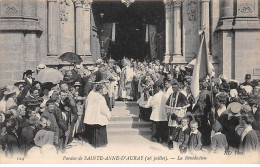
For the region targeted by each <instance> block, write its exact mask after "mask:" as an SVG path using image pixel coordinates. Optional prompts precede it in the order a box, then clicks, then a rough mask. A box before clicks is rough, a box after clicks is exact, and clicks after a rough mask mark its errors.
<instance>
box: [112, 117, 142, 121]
mask: <svg viewBox="0 0 260 167" xmlns="http://www.w3.org/2000/svg"><path fill="white" fill-rule="evenodd" d="M138 120H139V117H137V116H112V117H111V118H110V120H109V122H113V121H138Z"/></svg>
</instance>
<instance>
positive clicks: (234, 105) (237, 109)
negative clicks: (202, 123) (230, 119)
mask: <svg viewBox="0 0 260 167" xmlns="http://www.w3.org/2000/svg"><path fill="white" fill-rule="evenodd" d="M241 108H242V105H241V104H240V103H238V102H233V103H230V104H229V105H228V107H227V109H230V111H231V112H232V113H234V114H237V113H239V112H240V110H241Z"/></svg>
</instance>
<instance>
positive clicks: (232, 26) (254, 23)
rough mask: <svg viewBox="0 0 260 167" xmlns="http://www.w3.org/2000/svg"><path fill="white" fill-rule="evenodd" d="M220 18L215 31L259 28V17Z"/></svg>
mask: <svg viewBox="0 0 260 167" xmlns="http://www.w3.org/2000/svg"><path fill="white" fill-rule="evenodd" d="M227 21H228V20H220V21H219V25H218V27H217V28H216V31H228V30H230V31H232V30H260V19H250V18H248V19H234V20H233V21H232V20H229V22H227Z"/></svg>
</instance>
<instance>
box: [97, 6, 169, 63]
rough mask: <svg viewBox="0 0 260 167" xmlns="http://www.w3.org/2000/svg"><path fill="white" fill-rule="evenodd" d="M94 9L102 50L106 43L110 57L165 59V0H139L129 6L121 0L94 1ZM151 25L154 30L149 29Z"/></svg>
mask: <svg viewBox="0 0 260 167" xmlns="http://www.w3.org/2000/svg"><path fill="white" fill-rule="evenodd" d="M92 10H93V15H94V19H95V23H96V25H97V27H98V29H99V31H98V32H99V33H98V34H99V40H100V43H101V50H102V47H103V51H104V52H105V54H106V56H107V57H112V58H113V59H116V60H120V59H122V58H123V57H127V58H133V59H139V60H144V59H145V58H149V59H153V58H159V59H163V56H164V52H165V50H164V41H165V40H164V38H165V37H164V31H165V12H164V4H163V2H162V1H136V2H134V3H133V4H131V5H130V6H129V7H126V5H125V4H123V3H122V2H121V1H110V2H107V1H94V2H93V4H92ZM113 23H114V25H115V31H114V32H115V40H114V41H113V40H112V31H113V30H112V27H113ZM147 25H148V27H149V26H150V27H153V31H154V32H151V29H149V28H148V29H147ZM152 33H153V37H151V34H152ZM147 35H148V36H147ZM147 39H148V40H147ZM151 40H152V41H151ZM151 47H153V50H152V54H151Z"/></svg>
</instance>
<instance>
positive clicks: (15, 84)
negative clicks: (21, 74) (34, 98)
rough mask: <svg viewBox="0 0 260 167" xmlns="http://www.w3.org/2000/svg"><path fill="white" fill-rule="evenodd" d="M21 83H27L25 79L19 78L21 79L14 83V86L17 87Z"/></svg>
mask: <svg viewBox="0 0 260 167" xmlns="http://www.w3.org/2000/svg"><path fill="white" fill-rule="evenodd" d="M20 84H23V85H25V84H26V82H25V80H19V81H17V82H15V83H14V86H17V87H18V86H19V85H20Z"/></svg>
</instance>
